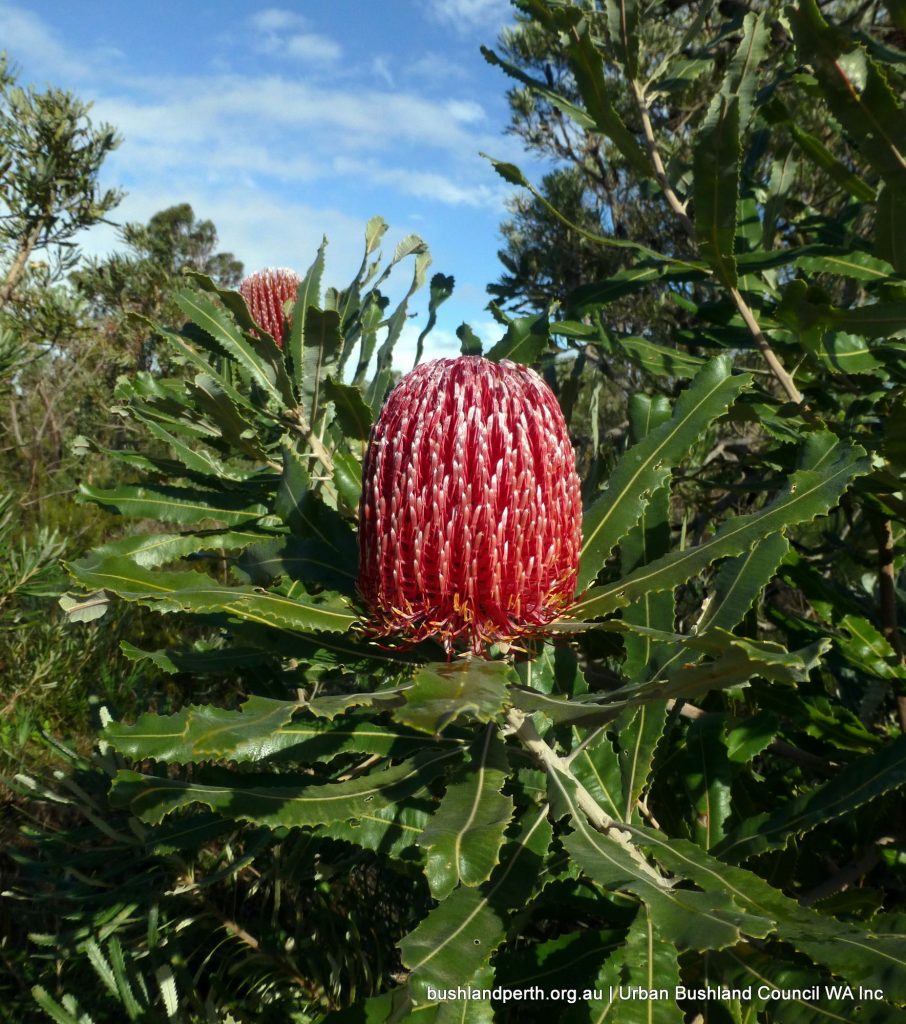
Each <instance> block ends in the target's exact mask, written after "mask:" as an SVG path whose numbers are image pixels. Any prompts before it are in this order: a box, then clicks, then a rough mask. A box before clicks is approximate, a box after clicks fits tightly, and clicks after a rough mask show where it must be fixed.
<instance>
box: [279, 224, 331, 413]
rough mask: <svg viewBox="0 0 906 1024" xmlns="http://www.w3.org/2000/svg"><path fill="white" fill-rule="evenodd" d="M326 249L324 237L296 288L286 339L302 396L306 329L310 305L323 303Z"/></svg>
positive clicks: (318, 306) (297, 391)
mask: <svg viewBox="0 0 906 1024" xmlns="http://www.w3.org/2000/svg"><path fill="white" fill-rule="evenodd" d="M326 249H327V239H326V238H322V239H321V244H320V245H319V246H318V252H317V255H316V256H315V258H314V260H313V262H312V264H311V266H310V267H309V268H308V270H307V271H306V273H305V277H303V278H302V280H301V281H300V282H299V286H298V288H296V301H295V302H294V303H293V315H292V318H291V321H290V329H289V337H288V338H287V339H286V347H287V350H288V351H289V357H290V359H291V360H292V367H293V379H294V382H295V385H296V393H297V394H298V395H299V396H300V398H301V395H302V389H303V386H304V375H305V331H306V327H307V320H308V309H309V307H314V308H315V309H318V308H320V305H321V277H322V276H323V274H324V252H325V250H326Z"/></svg>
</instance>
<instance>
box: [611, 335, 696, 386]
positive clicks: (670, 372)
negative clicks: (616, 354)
mask: <svg viewBox="0 0 906 1024" xmlns="http://www.w3.org/2000/svg"><path fill="white" fill-rule="evenodd" d="M613 341H614V344H615V345H616V346H617V347H618V348H621V349H623V351H624V352H625V353H626V354H627V355H628V356H629V358H630V359H631V360H632V361H633V362H634V363H635V364H636V365H637V366H640V367H641V368H642V369H643V370H645V371H646V372H648V373H653V374H655V375H657V376H659V377H677V378H679V379H680V380H687V379H688V378H690V377H694V376H695V375H696V374H697V373H698V372H699V371H700V370H701V368H702V366H703V365H704V363H705V360H704V359H702V358H700V357H699V356H690V355H689V354H688V352H682V351H680V350H679V349H675V348H667V346H666V345H658V344H656V343H655V342H653V341H649V340H648V339H647V338H636V337H631V336H626V337H615V338H614V339H613Z"/></svg>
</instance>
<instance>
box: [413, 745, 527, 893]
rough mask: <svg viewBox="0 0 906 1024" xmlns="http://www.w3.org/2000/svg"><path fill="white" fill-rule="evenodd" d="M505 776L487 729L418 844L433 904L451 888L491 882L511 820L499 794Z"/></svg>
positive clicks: (509, 806) (509, 804)
mask: <svg viewBox="0 0 906 1024" xmlns="http://www.w3.org/2000/svg"><path fill="white" fill-rule="evenodd" d="M507 774H508V773H507V763H506V754H505V750H504V747H503V744H502V743H501V742H500V740H499V738H498V737H497V733H496V730H495V729H494V727H493V726H488V727H487V728H486V729H485V733H484V736H483V737H481V739H480V740H478V741H477V742H476V744H475V746H474V753H473V758H472V760H471V761H470V762H469V764H468V765H467V766H466V767H465V768H464V769H461V770H460V771H459V772H458V773H457V775H456V776H455V777H454V778H453V779H452V780H451V782H450V783H449V785H448V786H447V792H446V793H445V795H444V797H443V799H442V800H441V803H440V807H439V808H438V809H437V811H436V812H435V813H434V815H433V816H432V817H431V820H430V821H429V822H428V824H427V826H426V828H425V831H424V832H423V833H422V836H421V838H420V839H419V840H418V845H419V846H420V847H421V848H422V849H423V850H424V851H425V856H426V867H425V875H426V877H427V879H428V885H429V886H430V888H431V895H432V896H433V897H434V899H437V900H443V899H446V898H447V897H448V896H449V895H450V893H451V892H452V891H453V890H454V889H455V888H456V886H457V885H467V886H476V885H480V884H481V883H482V882H486V881H487V880H488V878H490V877H491V872H492V871H493V870H494V868H495V867H496V866H497V862H498V858H499V856H500V848H501V846H502V844H503V833H504V830H505V829H506V827H507V825H508V824H509V821H510V818H511V817H512V815H513V800H512V798H511V797H509V796H504V794H503V793H502V792H501V788H502V787H503V784H504V782H505V781H506V778H507Z"/></svg>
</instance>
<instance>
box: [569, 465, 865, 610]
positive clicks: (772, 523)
mask: <svg viewBox="0 0 906 1024" xmlns="http://www.w3.org/2000/svg"><path fill="white" fill-rule="evenodd" d="M838 448H839V450H838V451H837V452H836V453H835V457H834V458H833V459H832V460H831V463H830V465H829V466H828V467H827V468H824V469H822V470H821V471H818V470H798V471H797V472H795V473H794V474H793V476H792V477H790V479H789V481H788V483H787V485H786V487H784V489H783V490H782V491H781V493H780V494H779V495H778V496H777V498H775V499H774V501H772V502H771V503H770V504H769V505H767V506H766V507H765V508H763V509H760V510H759V511H758V512H752V513H749V514H748V515H743V516H737V517H735V518H734V519H730V520H728V521H727V522H725V523H723V524H721V526H720V527H719V528H718V530H717V532H716V533H715V535H714V536H713V537H712V538H711V540H708V541H705V542H704V543H702V544H699V545H697V546H696V547H692V548H687V549H686V550H685V551H674V552H671V553H670V554H669V555H666V556H665V557H664V558H660V559H658V560H657V561H655V562H652V563H651V564H650V565H647V566H645V567H643V568H641V569H637V570H636V571H635V572H633V573H631V574H630V575H629V576H627V577H626V578H625V579H622V580H618V581H617V582H616V583H608V584H606V585H605V586H600V587H595V588H593V589H592V590H590V591H589V592H588V593H587V594H586V596H585V597H584V598H583V599H582V600H581V601H579V602H578V603H577V604H576V605H574V606H573V608H572V609H571V615H572V616H573V617H575V618H581V617H589V618H593V617H595V616H598V615H605V614H606V613H607V612H610V611H615V610H616V609H617V608H622V607H625V606H626V605H628V604H630V603H631V602H632V601H636V600H638V599H639V597H640V596H641V595H642V594H645V593H649V592H651V591H652V590H664V589H667V588H671V587H676V586H679V585H680V584H681V583H685V582H686V580H688V579H690V578H691V577H692V576H694V575H695V574H696V573H699V572H701V571H702V570H703V569H706V568H707V567H708V566H709V565H710V564H711V563H712V562H714V561H716V560H717V559H718V558H724V557H726V556H728V555H740V554H742V553H743V552H745V551H748V550H749V548H750V547H751V546H752V545H753V544H754V543H755V542H756V541H758V540H761V539H762V538H764V537H767V536H770V535H771V534H773V533H776V532H778V531H780V530H784V529H786V528H787V527H789V526H794V525H798V524H799V523H804V522H810V521H811V520H812V519H815V518H816V517H818V516H820V515H825V514H826V513H827V511H828V510H829V509H830V508H832V507H833V506H834V505H835V504H836V503H837V501H838V500H839V498H840V495H841V494H842V493H843V492H844V490H846V488H847V487H848V486H849V484H850V482H851V481H852V479H853V477H855V476H858V475H860V474H862V473H865V472H867V471H868V468H869V464H868V460H867V459H866V458H865V457H864V456H865V452H864V450H863V449H862V448H860V447H859V446H858V445H853V446H851V447H848V446H845V445H839V446H838Z"/></svg>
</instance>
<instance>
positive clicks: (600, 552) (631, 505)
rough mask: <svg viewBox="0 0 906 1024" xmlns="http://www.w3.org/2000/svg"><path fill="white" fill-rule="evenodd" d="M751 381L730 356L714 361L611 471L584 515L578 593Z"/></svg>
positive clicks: (701, 371) (707, 365)
mask: <svg viewBox="0 0 906 1024" xmlns="http://www.w3.org/2000/svg"><path fill="white" fill-rule="evenodd" d="M749 382H750V378H749V376H748V375H747V374H741V375H739V376H735V377H733V376H731V375H730V362H729V360H728V359H727V358H726V357H720V358H718V359H714V360H712V361H711V362H710V363H708V364H706V365H705V366H704V367H702V369H701V370H700V371H699V373H698V374H697V375H696V377H695V379H694V381H693V382H692V383H691V384H690V385H689V387H688V388H687V389H686V390H685V391H684V392H683V393H682V394H681V395H680V397H679V399H678V400H677V403H676V408H675V410H674V413H673V416H672V418H671V419H670V420H668V421H667V422H666V423H663V424H661V425H660V426H659V427H657V428H655V429H654V430H652V431H651V432H650V433H649V434H648V435H647V437H646V438H645V439H644V440H643V441H641V442H640V443H639V444H636V445H633V446H632V447H631V448H629V449H628V450H627V451H626V453H625V454H624V455H623V457H622V458H621V459H620V461H619V462H618V463H617V466H616V468H615V469H614V471H613V472H612V473H611V475H610V478H609V480H608V482H607V486H606V489H605V490H604V492H603V493H602V494H601V495H600V496H599V497H598V498H596V499H595V501H594V502H593V503H592V504H591V506H590V507H589V508H588V509H586V511H585V514H584V516H583V520H582V534H583V542H582V552H581V560H580V564H579V578H578V582H577V590H578V591H579V592H581V591H582V590H584V588H585V587H587V586H588V584H589V583H590V582H591V581H592V580H593V579H594V577H595V576H596V575H597V573H598V572H599V571H600V569H601V567H602V566H603V564H604V562H605V561H606V559H607V558H608V557H609V555H610V552H611V551H612V550H613V548H614V547H615V546H616V545H617V543H619V541H620V540H621V539H622V538H623V537H625V536H626V534H627V533H628V531H629V530H630V529H631V528H632V527H633V526H634V525H635V523H637V522H638V520H639V517H640V516H641V514H642V511H643V509H644V507H645V505H646V503H647V501H648V495H650V493H651V492H652V491H654V490H656V489H657V488H658V487H661V486H663V485H664V483H665V482H666V481H667V480H668V479H669V476H670V467H671V466H673V465H675V464H676V463H678V462H679V461H680V460H681V459H682V458H683V456H684V455H686V454H688V452H689V450H690V448H691V447H692V445H693V444H694V443H695V442H696V441H697V440H698V438H699V437H700V436H701V434H702V433H703V432H704V430H706V429H707V427H708V426H709V425H710V424H711V423H712V422H713V421H714V420H715V419H717V417H718V416H721V415H722V414H723V413H724V412H726V410H727V408H728V407H729V406H730V404H731V403H732V402H733V400H734V399H735V398H736V396H737V395H738V394H739V393H740V391H742V389H743V388H745V387H747V386H748V385H749ZM592 593H594V591H592Z"/></svg>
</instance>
